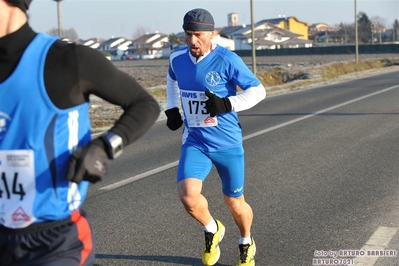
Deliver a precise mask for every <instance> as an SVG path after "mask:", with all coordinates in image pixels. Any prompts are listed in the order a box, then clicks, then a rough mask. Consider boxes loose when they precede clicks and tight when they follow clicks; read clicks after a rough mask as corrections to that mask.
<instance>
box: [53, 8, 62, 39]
mask: <svg viewBox="0 0 399 266" xmlns="http://www.w3.org/2000/svg"><path fill="white" fill-rule="evenodd" d="M54 1H56V2H57V15H58V36H59V37H60V38H61V37H62V26H61V1H62V0H54Z"/></svg>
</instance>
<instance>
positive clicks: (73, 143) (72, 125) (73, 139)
mask: <svg viewBox="0 0 399 266" xmlns="http://www.w3.org/2000/svg"><path fill="white" fill-rule="evenodd" d="M68 115H69V117H68V129H69V138H68V149H69V151H70V153H71V154H72V153H73V152H74V151H75V150H76V148H77V146H78V144H79V122H78V118H79V112H78V111H77V110H74V111H72V112H69V114H68Z"/></svg>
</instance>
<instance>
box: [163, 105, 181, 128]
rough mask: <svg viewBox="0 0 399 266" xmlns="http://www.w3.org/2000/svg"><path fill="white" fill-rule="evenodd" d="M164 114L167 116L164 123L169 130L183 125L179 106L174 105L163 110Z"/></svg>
mask: <svg viewBox="0 0 399 266" xmlns="http://www.w3.org/2000/svg"><path fill="white" fill-rule="evenodd" d="M165 114H166V116H167V117H168V119H167V121H166V125H167V126H168V128H169V129H170V130H173V131H175V130H177V129H179V128H180V127H181V126H182V125H183V120H182V119H181V115H180V112H179V108H177V107H174V108H171V109H168V110H166V111H165Z"/></svg>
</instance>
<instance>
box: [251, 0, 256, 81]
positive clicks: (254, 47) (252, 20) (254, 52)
mask: <svg viewBox="0 0 399 266" xmlns="http://www.w3.org/2000/svg"><path fill="white" fill-rule="evenodd" d="M250 6H251V38H252V72H253V73H254V74H255V75H256V46H255V26H254V5H253V0H250Z"/></svg>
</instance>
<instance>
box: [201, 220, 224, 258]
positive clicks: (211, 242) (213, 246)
mask: <svg viewBox="0 0 399 266" xmlns="http://www.w3.org/2000/svg"><path fill="white" fill-rule="evenodd" d="M215 222H216V225H217V227H218V230H217V232H216V233H214V234H212V233H207V232H205V246H204V249H203V250H202V263H203V264H204V265H214V264H215V263H216V262H217V261H218V260H219V257H220V248H219V243H220V241H222V239H223V236H224V232H225V230H226V229H225V227H224V225H223V224H222V223H221V222H220V221H219V220H216V219H215Z"/></svg>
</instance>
